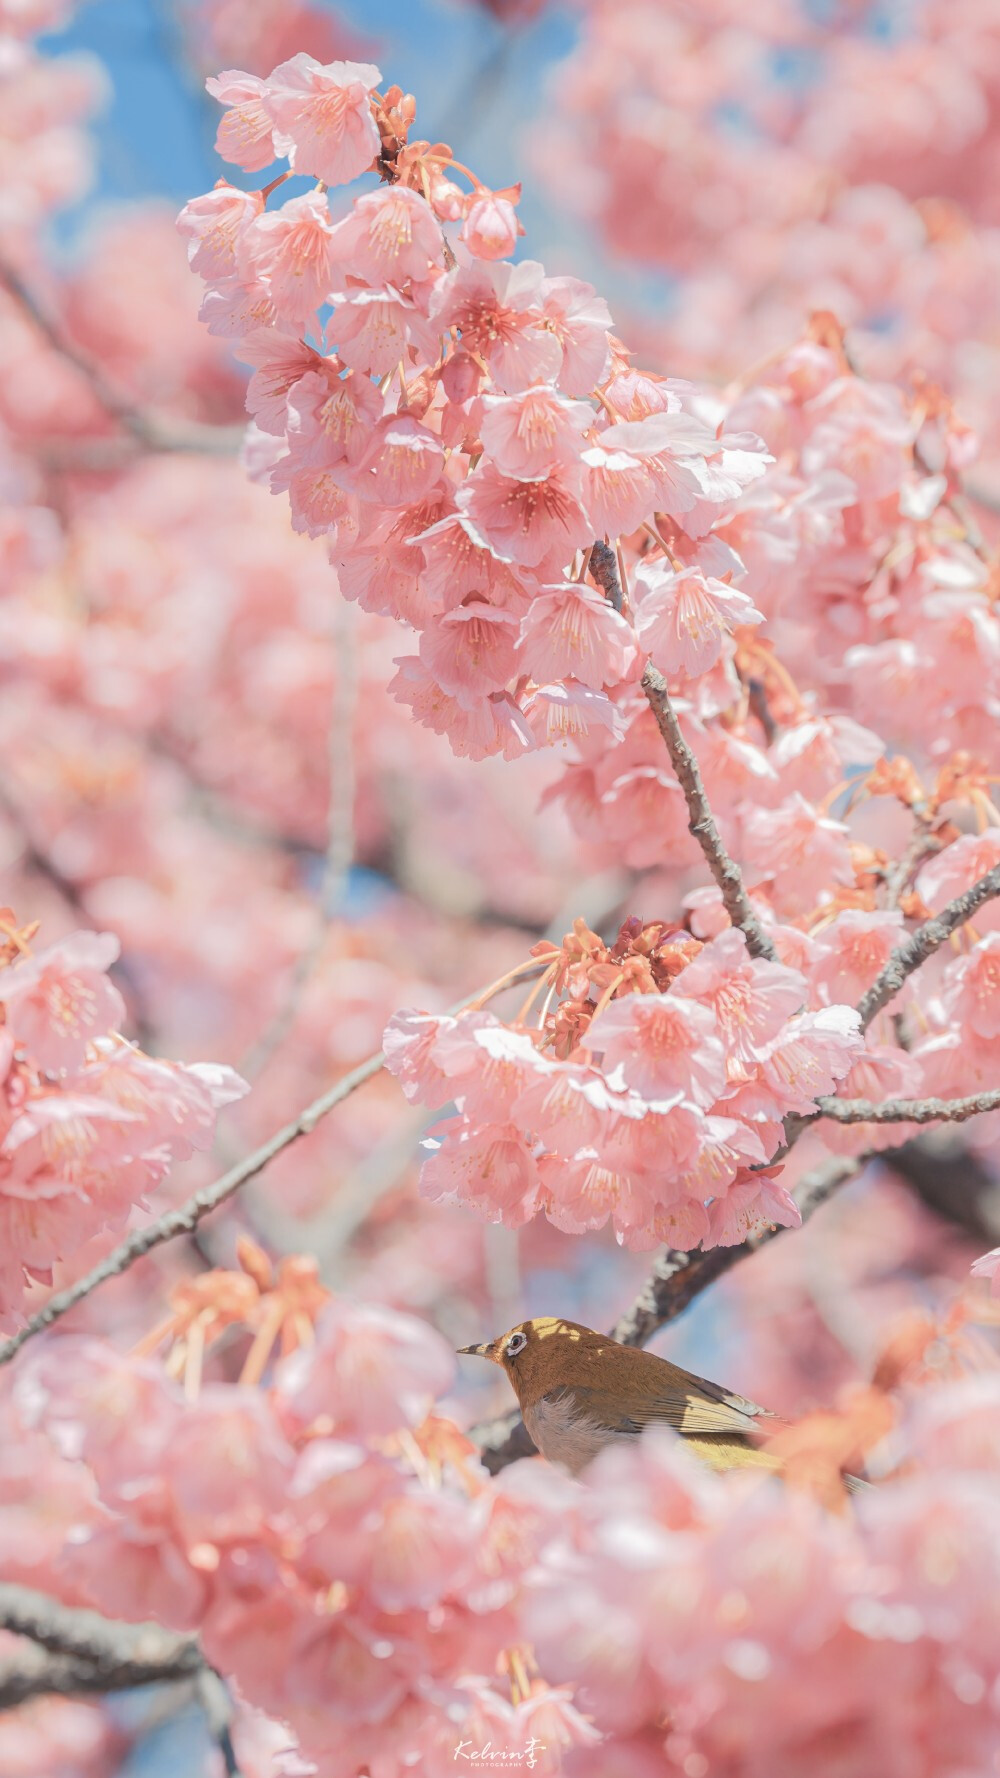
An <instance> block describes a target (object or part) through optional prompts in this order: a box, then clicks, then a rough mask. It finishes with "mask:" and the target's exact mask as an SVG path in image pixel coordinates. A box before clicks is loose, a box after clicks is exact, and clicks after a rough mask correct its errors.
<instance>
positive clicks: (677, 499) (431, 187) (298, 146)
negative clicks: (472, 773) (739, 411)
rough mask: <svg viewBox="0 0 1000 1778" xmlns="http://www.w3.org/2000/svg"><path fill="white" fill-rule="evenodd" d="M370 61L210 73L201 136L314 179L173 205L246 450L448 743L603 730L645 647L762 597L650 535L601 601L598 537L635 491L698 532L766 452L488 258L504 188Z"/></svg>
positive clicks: (737, 620) (564, 284)
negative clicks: (247, 430)
mask: <svg viewBox="0 0 1000 1778" xmlns="http://www.w3.org/2000/svg"><path fill="white" fill-rule="evenodd" d="M378 78H379V76H378V71H377V69H375V68H372V67H370V66H367V65H364V64H357V65H355V64H346V63H345V64H341V63H334V64H331V65H330V66H328V67H323V66H320V65H318V64H316V63H315V62H314V61H313V60H312V58H309V57H306V56H298V57H295V58H293V59H292V61H290V62H288V63H286V64H283V65H281V66H279V67H278V68H277V69H275V70H274V72H273V73H272V74H271V75H270V76H269V77H268V78H267V79H266V80H264V81H260V80H250V79H249V77H244V76H241V75H237V74H227V75H225V76H223V77H221V78H220V80H219V81H215V82H212V83H210V84H211V87H212V90H213V91H214V92H215V93H216V96H217V97H218V98H220V99H221V100H222V101H223V102H224V103H226V104H227V107H228V108H227V111H226V115H225V118H224V120H223V123H222V126H221V127H220V133H219V146H220V149H221V151H222V153H223V154H224V155H226V156H227V157H228V158H229V159H232V160H236V161H237V162H238V163H239V164H240V165H241V166H243V167H244V168H245V169H246V170H248V171H255V170H257V169H259V168H263V167H265V166H268V165H270V163H271V162H272V161H273V160H274V158H275V157H276V156H281V157H286V158H287V159H288V161H289V165H290V168H291V170H292V171H293V172H295V173H307V174H312V175H315V177H316V178H317V179H318V180H319V181H320V186H321V189H320V188H318V189H316V190H314V191H312V192H309V193H307V194H305V195H304V196H300V197H294V198H291V199H290V200H288V201H287V202H285V203H284V204H282V205H280V206H279V207H277V208H275V209H268V208H266V207H265V203H266V195H267V193H268V192H270V191H271V189H272V187H271V186H269V187H267V188H265V190H262V191H258V192H244V191H239V190H237V189H236V188H234V187H233V186H230V185H227V184H226V183H225V182H220V184H219V185H218V186H216V188H215V190H214V191H212V192H210V193H208V194H206V196H204V197H202V198H197V199H194V200H193V201H192V202H191V203H189V204H188V205H186V206H185V209H184V210H183V211H182V213H181V217H180V227H181V229H182V232H183V233H184V234H185V235H187V236H188V238H189V254H190V259H191V264H192V266H193V268H194V269H195V271H197V272H199V273H200V274H201V276H202V277H203V278H204V279H205V280H206V282H207V285H208V290H207V293H206V297H205V301H204V303H203V307H202V314H203V318H204V319H205V321H206V324H207V325H208V327H209V328H210V329H212V330H214V331H217V332H220V333H223V334H225V335H227V336H236V337H237V338H238V339H239V341H240V344H239V346H238V348H237V349H238V351H239V353H240V355H241V356H242V357H243V358H245V360H246V361H247V362H248V363H249V364H250V365H251V366H252V367H253V371H254V374H253V376H252V378H251V382H250V388H249V392H248V397H247V403H248V408H249V411H250V413H251V414H252V415H253V418H254V420H255V422H256V427H257V434H256V436H255V437H254V438H253V439H252V441H251V443H250V445H249V446H248V461H249V463H250V466H251V472H252V473H253V474H254V476H255V477H258V478H260V479H261V480H265V481H266V482H268V483H269V485H270V487H271V489H272V491H273V492H287V493H288V496H289V499H290V502H291V508H292V520H293V524H294V525H295V526H296V528H298V529H301V530H305V531H307V532H308V533H309V534H310V535H314V536H316V535H321V536H325V537H327V538H328V539H329V547H330V554H331V560H332V561H333V562H334V563H335V565H336V566H337V569H338V573H339V578H340V584H341V588H342V590H343V592H344V593H345V595H346V596H347V597H348V598H350V599H356V600H357V601H358V602H359V603H360V604H361V605H362V606H363V607H364V609H366V610H368V611H373V612H379V613H384V614H387V615H390V616H392V617H394V618H396V619H398V620H400V621H402V622H405V623H406V624H407V625H409V626H411V627H412V628H414V629H415V630H417V631H418V632H419V638H420V644H419V652H418V654H416V655H411V656H408V657H406V658H405V659H404V660H402V661H401V662H400V671H399V673H398V675H397V677H396V680H395V681H394V692H395V695H396V696H397V697H398V698H399V699H400V701H402V702H404V703H406V704H408V705H409V706H411V707H412V709H413V711H414V714H415V715H416V716H417V718H418V720H419V721H421V722H423V723H425V724H426V725H427V726H429V727H431V728H433V729H434V730H435V731H437V732H439V733H444V734H446V735H447V736H448V739H449V741H450V743H451V745H452V747H453V748H455V750H456V751H458V752H460V753H465V754H469V755H470V756H471V757H473V758H483V757H485V756H487V755H488V754H491V753H503V754H504V756H505V757H514V756H516V755H518V754H520V753H522V752H525V751H530V750H532V749H534V748H535V747H539V746H542V747H544V746H550V745H553V744H555V743H557V742H563V741H565V740H566V739H567V738H568V737H585V736H587V735H589V734H591V733H594V734H596V735H597V736H602V735H609V736H611V737H613V738H615V739H618V738H620V736H621V733H622V732H623V731H622V724H621V719H620V716H619V715H618V712H617V708H616V703H615V701H614V699H613V697H612V696H611V695H610V694H611V693H613V692H614V691H615V690H616V688H619V687H621V688H626V687H627V686H628V685H629V684H632V685H633V686H634V684H635V682H636V681H637V680H638V678H639V676H640V674H641V670H642V665H643V662H644V659H645V657H646V655H648V654H649V652H650V651H654V652H656V653H657V656H658V658H659V659H661V660H662V662H663V665H664V668H665V670H667V671H669V672H670V673H672V674H674V673H676V674H679V675H681V676H683V677H689V678H691V679H696V678H699V677H700V676H702V675H704V674H706V673H707V672H708V671H709V670H710V669H711V668H712V667H714V666H715V665H716V664H717V663H718V662H720V661H721V660H723V659H728V658H730V657H731V655H732V653H733V644H732V641H731V632H732V631H733V630H734V629H735V628H737V627H740V626H752V625H753V624H755V623H757V622H758V621H759V616H760V614H759V613H758V612H757V611H756V609H755V608H754V606H753V603H752V601H751V600H750V599H749V598H748V597H747V596H746V595H745V594H744V593H742V592H741V591H740V590H739V589H737V588H736V587H734V586H733V585H732V584H731V581H732V573H733V567H734V563H733V562H732V561H731V559H730V555H729V553H728V552H726V551H718V550H717V551H716V556H715V559H714V562H713V559H712V556H711V552H710V551H709V559H708V561H707V563H702V562H700V561H699V559H698V550H697V545H696V543H695V542H693V541H689V543H688V545H687V553H686V554H684V553H683V550H684V546H683V545H680V546H679V547H680V548H681V551H682V553H681V554H671V552H670V550H669V549H668V547H667V544H666V543H665V542H662V541H659V542H657V543H656V551H657V560H655V561H651V562H650V563H649V564H647V565H646V567H645V569H644V570H643V572H642V573H641V574H640V575H639V576H638V577H637V579H636V582H635V587H634V602H635V611H634V613H633V610H632V608H631V607H630V609H629V612H628V615H625V614H623V612H622V611H620V610H617V609H615V608H614V604H613V603H609V601H608V600H607V599H606V598H605V596H604V593H603V592H602V591H601V590H600V589H599V588H597V587H595V586H594V585H592V584H591V583H590V582H589V581H588V579H587V568H588V564H589V562H590V555H591V547H592V544H593V542H594V540H595V539H599V538H601V537H603V536H610V537H612V538H616V537H618V536H619V535H621V534H631V533H633V532H635V531H636V530H637V529H638V528H639V527H640V526H641V525H643V524H644V523H645V522H646V521H647V520H649V521H651V522H652V523H655V522H656V515H660V517H659V522H660V524H661V525H662V526H664V527H665V529H666V531H667V533H668V534H670V535H673V534H674V533H675V532H683V533H684V534H685V536H686V537H687V538H688V539H689V540H692V539H699V538H701V537H702V536H704V535H705V534H706V533H708V532H709V531H710V530H711V527H712V526H713V524H714V523H715V522H716V520H717V519H718V518H719V517H720V516H721V515H723V514H725V513H727V512H728V511H729V509H730V508H731V507H732V504H733V502H734V500H735V499H736V497H737V496H738V495H739V494H740V493H741V491H742V490H743V489H744V488H746V487H747V486H748V485H749V484H750V483H752V482H753V481H754V480H755V479H756V478H757V477H759V476H760V475H761V474H762V473H763V470H764V468H765V465H766V461H767V458H766V453H765V452H764V451H763V448H762V446H761V445H760V442H759V440H758V439H757V438H755V437H753V436H749V435H747V436H740V437H731V438H729V437H720V436H719V435H718V431H717V428H716V427H715V426H714V425H712V424H709V423H708V422H707V420H706V419H705V418H703V417H702V416H700V415H699V413H698V412H697V411H696V409H695V407H692V408H691V409H690V411H689V410H688V409H687V408H686V407H685V405H684V402H683V400H682V392H683V391H682V388H680V387H677V386H675V385H674V384H672V383H671V382H670V381H669V380H666V379H662V378H644V379H637V378H636V377H635V376H634V374H633V373H632V372H631V371H630V370H629V367H628V358H627V354H626V353H625V352H624V349H623V348H622V347H621V346H620V344H619V342H618V341H617V340H616V339H615V338H614V336H613V335H611V333H610V331H609V329H610V324H611V316H610V314H609V312H608V309H607V306H606V304H605V303H604V302H603V300H602V299H601V298H600V297H598V296H597V294H596V293H595V291H594V289H593V288H592V286H590V285H588V284H585V283H583V282H582V281H581V280H579V279H574V278H567V277H555V278H551V277H546V275H545V273H544V269H543V267H542V266H540V265H539V264H537V263H536V262H534V261H530V260H528V261H522V262H521V263H520V264H518V265H516V266H514V265H512V264H511V263H510V262H509V261H508V260H507V259H505V257H504V256H505V255H506V254H508V253H510V252H511V251H512V249H513V247H514V246H515V243H516V239H517V233H518V226H519V225H518V223H517V218H516V210H515V207H514V205H515V199H516V196H517V193H516V191H513V190H511V191H509V192H506V193H497V192H488V191H486V190H485V189H484V188H483V187H482V186H481V184H480V182H479V181H478V179H476V178H475V175H471V174H470V175H469V177H470V179H471V180H472V183H473V191H472V193H471V194H466V195H465V196H463V195H462V193H461V192H460V190H459V188H458V186H457V185H456V184H455V183H454V180H452V179H450V178H448V177H447V176H446V175H447V174H448V173H449V172H452V171H458V167H457V163H455V162H454V160H453V159H452V157H451V153H450V150H449V149H448V148H447V147H446V146H443V145H432V144H430V143H426V142H423V143H422V142H417V141H410V140H408V139H407V136H408V129H409V124H410V122H411V121H412V116H413V113H414V106H413V102H412V100H410V99H409V98H407V97H404V96H401V95H399V93H398V91H397V89H391V90H390V92H389V93H388V94H386V95H385V96H384V97H383V96H382V95H381V94H379V93H378V92H377V91H376V90H375V83H376V81H377V80H378ZM375 164H378V166H379V167H380V168H381V170H382V172H383V174H384V176H385V177H386V178H387V179H389V180H390V184H389V185H388V186H387V187H386V188H385V189H383V190H380V191H373V192H368V193H365V194H364V195H362V196H361V197H358V198H356V199H355V200H354V202H353V204H352V206H351V209H350V211H349V213H348V214H347V215H345V216H343V217H342V218H341V219H340V220H334V218H333V216H332V214H331V210H330V203H329V198H328V196H327V191H326V188H327V187H328V186H329V185H331V184H340V183H344V182H347V181H350V180H351V179H353V178H355V177H356V176H357V175H359V174H361V173H362V172H364V171H366V170H368V169H369V168H370V167H372V166H373V165H375ZM461 171H462V172H463V173H464V172H465V171H466V170H465V169H462V170H461ZM273 184H277V185H278V186H279V189H280V176H279V179H278V180H277V181H275V182H272V185H273ZM458 221H461V230H460V233H459V235H458V237H457V239H456V240H455V242H454V244H452V242H451V241H450V240H449V239H448V237H447V232H446V229H445V227H444V224H446V223H449V224H451V223H456V222H458ZM332 341H335V342H336V350H335V351H328V350H326V349H325V348H326V347H327V346H328V345H329V344H330V342H332ZM311 342H316V343H315V344H314V343H311ZM321 346H322V347H323V348H324V349H323V350H321V349H319V348H320V347H321ZM713 565H714V566H715V567H717V568H718V570H719V572H718V574H717V575H716V574H714V573H713V572H712V571H711V570H712V567H713Z"/></svg>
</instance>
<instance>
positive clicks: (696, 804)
mask: <svg viewBox="0 0 1000 1778" xmlns="http://www.w3.org/2000/svg"><path fill="white" fill-rule="evenodd" d="M642 689H643V691H644V692H645V694H646V697H647V698H648V700H649V707H650V709H651V710H652V712H653V715H654V716H655V718H656V725H657V727H658V729H659V731H660V734H661V735H662V736H663V739H664V741H665V743H666V747H667V752H668V753H669V754H670V758H671V761H672V764H673V768H674V771H675V772H676V774H677V780H678V783H679V784H680V787H681V789H682V790H683V792H684V798H685V801H686V803H687V806H688V816H689V820H688V827H689V829H690V831H691V833H692V834H693V835H694V837H695V839H696V840H697V842H698V844H699V846H700V847H701V849H702V851H703V853H704V854H705V859H706V861H707V863H708V868H709V870H710V871H711V873H712V875H713V877H714V878H715V881H716V882H717V883H718V885H719V888H720V889H721V891H722V899H723V902H724V903H725V907H726V912H727V913H728V915H729V918H730V919H731V921H732V923H733V925H734V926H738V927H739V929H740V931H741V932H742V933H743V936H744V938H745V939H746V941H747V950H748V951H749V952H750V954H751V956H753V957H766V958H768V959H769V961H770V962H772V963H774V962H776V961H777V955H778V953H777V951H776V950H775V948H774V945H773V944H772V943H771V940H770V938H769V937H768V935H767V933H766V932H765V931H764V928H763V926H762V925H761V923H760V921H759V920H758V918H757V915H756V914H755V913H754V911H753V908H752V907H751V905H750V899H749V896H748V895H747V892H746V890H745V888H744V887H743V876H742V873H741V871H740V868H739V865H738V864H737V863H736V862H735V860H734V859H732V858H730V856H729V853H728V852H727V851H726V848H725V846H724V845H723V843H722V838H721V835H720V833H719V829H718V827H717V826H716V822H715V817H714V815H713V814H712V810H711V807H710V805H709V801H708V797H707V796H706V795H705V786H704V784H703V783H702V779H701V772H700V771H699V769H698V761H697V760H696V759H695V756H694V754H693V753H692V751H691V749H690V747H689V746H688V744H687V742H686V741H685V739H684V736H683V735H682V734H681V728H680V724H679V722H678V721H677V716H676V713H675V711H674V707H673V704H672V703H671V702H670V692H669V690H668V687H667V682H666V680H665V679H664V677H663V674H662V673H660V672H659V671H658V670H657V668H656V667H654V665H653V663H652V661H650V662H649V664H648V666H647V667H646V671H645V672H644V674H643V676H642Z"/></svg>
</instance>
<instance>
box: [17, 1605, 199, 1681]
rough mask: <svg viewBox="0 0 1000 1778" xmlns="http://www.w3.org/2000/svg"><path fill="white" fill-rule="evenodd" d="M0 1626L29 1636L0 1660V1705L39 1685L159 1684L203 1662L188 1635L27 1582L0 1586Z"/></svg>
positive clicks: (194, 1672)
mask: <svg viewBox="0 0 1000 1778" xmlns="http://www.w3.org/2000/svg"><path fill="white" fill-rule="evenodd" d="M0 1628H3V1629H5V1630H10V1631H12V1632H13V1633H14V1634H15V1635H18V1636H25V1637H28V1638H29V1639H30V1641H31V1642H32V1643H34V1644H35V1647H34V1648H33V1649H25V1650H24V1652H23V1653H19V1654H18V1655H17V1656H15V1657H12V1658H11V1660H10V1661H8V1662H6V1663H5V1664H4V1665H3V1666H0V1708H2V1709H9V1708H10V1707H11V1706H13V1705H15V1704H20V1703H23V1701H24V1700H25V1698H29V1697H35V1696H37V1695H38V1694H39V1693H42V1692H60V1693H62V1694H63V1695H65V1696H73V1695H75V1694H81V1693H86V1692H109V1691H124V1690H126V1689H128V1688H130V1687H133V1686H140V1685H162V1684H167V1683H169V1682H171V1681H174V1680H178V1679H190V1678H192V1677H193V1676H195V1675H197V1674H198V1673H200V1672H201V1671H202V1670H203V1669H204V1667H205V1660H204V1656H203V1655H202V1653H201V1650H200V1649H199V1647H198V1644H197V1642H196V1641H195V1640H194V1638H193V1637H191V1636H178V1635H175V1634H174V1633H173V1632H172V1631H170V1630H164V1629H162V1628H161V1626H160V1625H159V1624H122V1623H114V1622H112V1620H111V1619H109V1618H104V1617H101V1616H100V1615H99V1613H98V1612H96V1611H81V1610H78V1609H76V1608H75V1607H71V1606H68V1605H62V1604H60V1602H59V1601H58V1600H56V1599H50V1598H49V1597H48V1595H47V1594H45V1593H38V1592H35V1591H34V1589H33V1588H31V1587H19V1586H0Z"/></svg>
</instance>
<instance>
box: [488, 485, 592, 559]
mask: <svg viewBox="0 0 1000 1778" xmlns="http://www.w3.org/2000/svg"><path fill="white" fill-rule="evenodd" d="M456 499H457V502H458V506H459V509H460V511H461V512H463V513H464V514H465V516H466V518H467V519H468V520H469V522H470V524H471V525H472V526H473V527H474V531H475V534H476V535H477V537H479V538H481V539H482V541H483V542H484V543H485V544H486V546H487V548H489V549H490V550H491V551H492V552H493V554H494V555H496V556H498V557H499V558H500V560H501V561H508V562H510V561H513V562H519V563H520V564H521V565H522V566H523V567H526V568H535V567H537V566H538V565H539V564H540V563H541V562H542V561H543V560H544V559H545V558H546V557H547V556H552V555H555V556H557V557H558V558H559V559H560V560H563V561H565V560H568V559H569V558H570V557H571V556H572V554H573V551H574V550H575V549H578V548H579V547H580V546H581V545H582V544H584V543H585V542H586V541H587V539H588V537H589V535H590V533H591V531H592V530H593V526H592V524H591V523H590V521H589V518H588V516H587V514H586V512H585V511H584V509H583V507H582V506H581V504H580V498H579V485H578V477H577V476H576V475H575V474H574V473H573V472H572V471H568V470H566V469H564V468H563V467H562V466H557V467H556V468H554V469H551V470H549V472H548V474H546V475H544V476H538V477H536V478H535V479H533V480H531V481H520V480H515V479H514V478H513V477H511V476H507V475H501V473H500V471H499V470H498V469H495V468H494V466H493V464H492V463H488V464H485V463H484V464H481V465H480V466H479V468H478V469H475V470H474V471H473V473H472V474H471V475H470V476H469V478H468V480H467V481H466V482H464V483H463V485H462V487H461V488H460V489H459V491H458V494H457V495H456Z"/></svg>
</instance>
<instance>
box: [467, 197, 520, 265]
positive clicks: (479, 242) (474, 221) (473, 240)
mask: <svg viewBox="0 0 1000 1778" xmlns="http://www.w3.org/2000/svg"><path fill="white" fill-rule="evenodd" d="M523 233H524V230H523V228H522V227H521V225H520V223H519V222H518V220H517V215H516V212H515V210H514V206H513V204H512V203H510V201H509V200H508V199H507V198H501V197H497V196H496V195H495V194H494V193H493V192H484V193H483V195H482V196H481V197H478V198H477V199H476V200H475V203H474V204H472V206H471V208H470V210H469V214H468V216H467V217H466V218H465V226H464V228H463V229H462V239H463V241H464V242H465V245H466V246H467V247H468V249H469V252H470V253H474V254H475V256H476V258H477V259H506V258H507V257H508V256H509V255H510V254H511V253H513V251H514V248H515V247H516V245H517V237H518V235H523Z"/></svg>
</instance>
